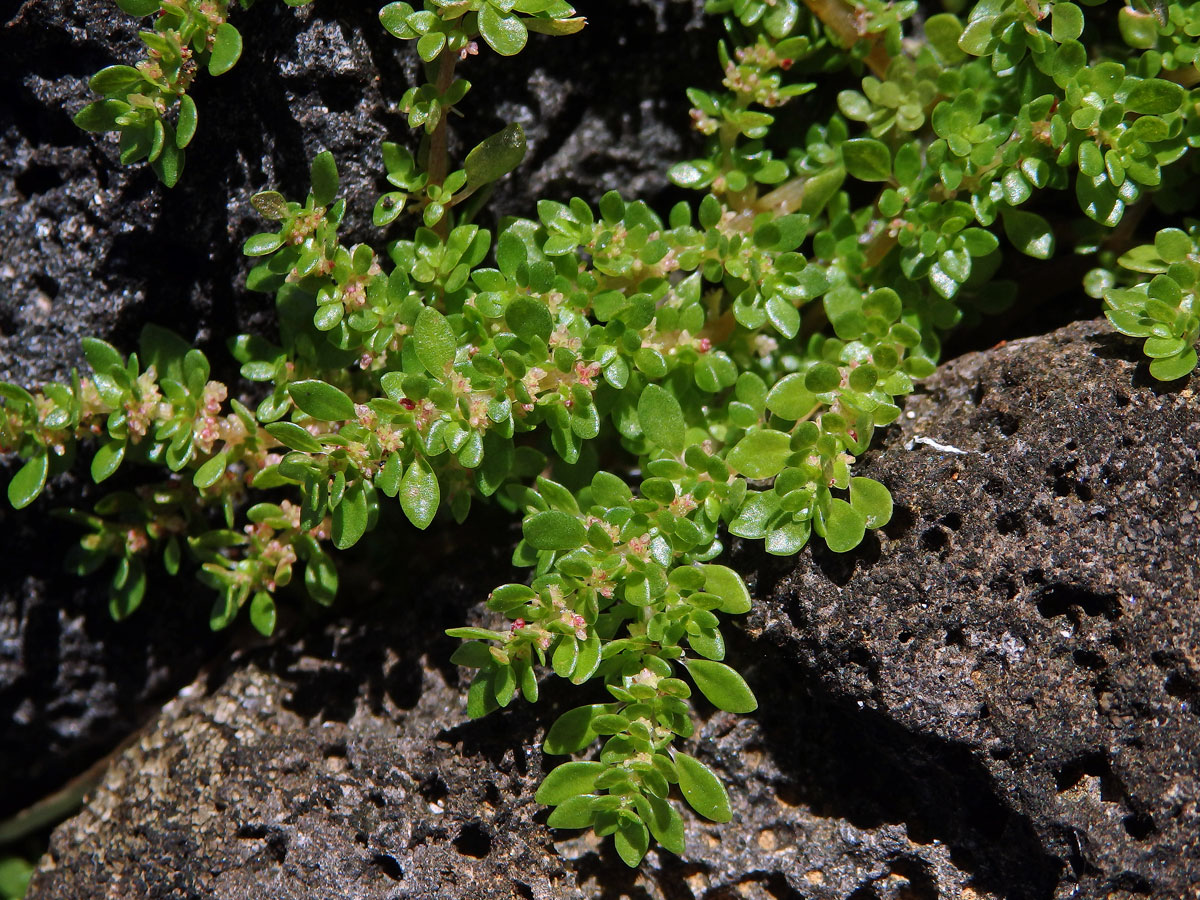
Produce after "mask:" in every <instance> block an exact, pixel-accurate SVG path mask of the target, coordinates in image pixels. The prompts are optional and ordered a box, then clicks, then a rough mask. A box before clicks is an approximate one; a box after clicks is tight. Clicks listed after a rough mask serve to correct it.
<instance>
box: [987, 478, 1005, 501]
mask: <svg viewBox="0 0 1200 900" xmlns="http://www.w3.org/2000/svg"><path fill="white" fill-rule="evenodd" d="M1006 490H1007V488H1006V487H1005V485H1004V482H1003V481H1001V480H1000V479H999V478H989V479H988V480H987V481H985V482H984V483H983V492H984V493H985V494H987V495H988V496H989V497H1000V496H1002V495H1003V494H1004V493H1005V492H1006Z"/></svg>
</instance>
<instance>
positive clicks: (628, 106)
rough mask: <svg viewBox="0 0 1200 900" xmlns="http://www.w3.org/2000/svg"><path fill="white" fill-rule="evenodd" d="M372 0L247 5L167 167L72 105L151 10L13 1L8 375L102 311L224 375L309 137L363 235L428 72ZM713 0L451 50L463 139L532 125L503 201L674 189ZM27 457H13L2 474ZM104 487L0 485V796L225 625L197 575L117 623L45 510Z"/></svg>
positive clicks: (119, 340) (37, 778) (595, 9)
mask: <svg viewBox="0 0 1200 900" xmlns="http://www.w3.org/2000/svg"><path fill="white" fill-rule="evenodd" d="M380 5H382V3H377V4H363V3H351V2H338V0H320V2H318V3H315V4H312V5H310V6H307V7H303V8H300V9H292V8H289V7H287V6H285V5H284V4H282V3H279V2H277V0H264V2H260V3H258V4H257V5H256V6H255V7H254V9H253V10H251V11H249V12H238V13H236V14H235V15H236V21H237V23H238V25H239V27H240V28H241V29H242V31H243V33H244V35H245V38H246V51H245V54H244V56H243V58H242V60H241V62H240V63H239V64H238V66H237V68H235V69H234V70H233V72H231V73H229V74H228V75H226V76H223V77H221V78H215V79H214V78H208V77H201V78H200V79H198V81H197V83H196V86H195V89H194V95H195V97H196V100H197V103H198V106H199V111H200V112H199V115H200V128H199V131H198V133H197V136H196V138H195V140H194V142H193V144H192V145H191V147H190V148H189V151H188V162H187V168H186V171H185V172H184V175H183V178H182V180H181V181H180V183H179V185H178V186H177V187H176V188H175V189H173V190H166V189H164V188H162V187H161V185H159V184H158V183H157V181H156V179H155V177H154V175H153V174H152V173H151V172H150V171H149V169H147V168H146V167H144V166H135V167H132V168H124V167H121V166H119V165H118V164H117V159H116V139H115V138H114V137H113V136H98V135H88V134H86V133H84V132H81V131H79V130H78V129H77V128H75V126H74V125H73V124H72V123H71V116H72V115H73V114H74V113H75V112H77V111H78V110H79V109H81V108H82V107H83V106H84V105H85V104H86V103H87V102H89V100H90V99H92V97H91V95H90V93H89V91H88V88H87V79H88V77H89V76H90V75H91V74H92V73H94V72H96V71H97V70H99V69H100V68H102V67H103V66H106V65H109V64H112V63H115V62H132V61H133V60H135V59H137V58H139V54H140V45H139V43H138V41H137V36H136V32H137V23H136V22H135V21H134V20H133V19H131V18H130V17H128V16H126V15H124V14H123V13H121V12H120V11H119V10H118V9H117V8H116V5H115V4H114V3H111V2H109V0H100V2H89V3H71V2H66V0H45V2H40V0H39V2H32V0H31V2H26V3H23V4H21V5H19V7H18V8H15V9H13V10H12V11H11V12H5V13H4V14H3V24H2V26H0V57H2V58H3V59H4V61H5V62H4V65H3V66H2V67H0V248H3V254H2V258H0V381H14V382H17V383H19V384H23V385H28V386H37V385H40V384H41V383H42V382H43V381H45V380H48V379H52V378H56V377H63V376H65V375H66V374H67V372H68V371H69V370H70V368H71V367H73V366H78V365H81V364H82V357H81V354H80V351H79V340H80V338H82V337H85V336H89V335H92V336H98V337H103V338H105V339H107V340H110V341H111V342H113V343H114V344H116V345H117V346H118V347H120V348H122V349H123V350H130V349H134V347H135V346H136V341H137V335H138V332H139V331H140V329H141V327H142V326H143V325H144V324H145V323H147V322H154V323H157V324H161V325H166V326H168V327H171V328H174V329H176V330H178V331H179V332H180V333H182V334H183V335H184V336H185V337H186V338H187V339H189V340H194V341H195V342H196V343H197V344H198V345H199V346H202V347H204V348H205V349H206V350H208V351H209V358H210V360H211V361H212V364H213V366H214V368H215V371H216V372H217V373H218V376H219V377H225V378H229V377H231V376H233V375H235V374H236V370H233V369H232V368H231V366H230V362H231V360H230V358H229V356H228V354H227V353H226V352H225V350H224V347H223V342H224V340H225V339H226V338H227V337H229V336H230V335H232V334H235V333H238V332H241V331H246V330H254V331H259V332H262V333H266V334H272V333H273V327H274V326H273V322H274V317H273V314H272V312H271V311H270V310H269V305H270V304H269V301H268V300H267V299H266V298H265V297H264V295H261V294H250V293H248V292H246V291H245V290H244V289H243V277H244V272H245V271H246V270H247V269H248V264H247V260H246V259H245V258H244V257H242V255H241V252H240V247H241V243H242V241H243V240H244V238H245V237H246V236H248V235H249V234H251V233H253V232H255V231H257V230H259V229H260V228H261V226H262V222H261V220H260V219H259V218H258V216H257V214H256V213H254V211H253V210H252V209H251V207H250V205H249V202H248V201H249V196H250V194H251V193H253V192H254V191H257V190H261V189H264V188H266V187H271V186H274V187H279V188H280V189H282V190H285V191H288V192H290V194H291V195H292V196H300V197H302V196H303V194H304V192H305V191H306V190H307V187H308V182H307V178H308V175H307V173H308V161H309V159H310V157H311V156H312V155H313V154H314V153H316V152H317V151H319V150H321V149H330V150H332V151H333V152H334V153H335V155H336V156H337V159H338V164H339V167H340V170H341V175H342V184H343V188H344V191H345V193H346V194H347V196H348V197H349V202H350V207H351V212H350V216H349V219H348V225H349V227H350V232H351V235H352V236H353V237H354V238H355V239H358V240H362V239H366V238H367V237H369V236H372V237H373V235H372V234H371V232H370V231H369V229H368V228H366V227H364V226H369V213H370V209H371V207H372V205H373V204H374V198H375V196H376V195H377V193H379V192H380V190H381V189H382V188H383V185H384V182H383V180H382V177H381V175H382V160H381V158H380V151H379V142H380V141H381V140H384V139H386V138H392V139H396V140H406V139H407V138H408V136H409V135H410V131H409V129H408V125H407V122H406V120H405V117H404V116H403V115H401V114H400V113H399V112H398V111H397V104H398V102H399V99H400V97H401V95H402V94H403V93H404V91H405V90H406V89H407V87H408V86H409V85H410V84H412V83H413V81H414V79H415V77H416V76H417V74H418V73H417V68H416V60H415V56H414V54H413V53H412V52H411V50H412V48H411V45H409V44H402V43H401V42H399V41H396V40H394V39H393V38H391V37H390V36H389V35H387V34H386V33H385V32H384V31H383V30H382V29H381V28H380V27H379V24H378V19H377V11H378V7H379V6H380ZM12 6H14V5H10V8H11V7H12ZM702 7H703V3H702V2H700V0H654V2H648V0H628V2H626V3H620V4H618V3H609V2H606V3H598V2H597V0H592V2H591V3H580V4H579V8H580V10H581V12H583V13H585V14H591V15H592V19H593V21H592V24H591V25H590V26H589V27H588V28H587V29H585V30H584V31H583V32H582V33H581V34H580V35H577V36H574V37H571V38H561V39H557V40H555V39H550V38H542V37H536V36H535V37H534V38H533V39H532V40H531V43H530V46H529V47H528V49H527V50H526V52H525V53H523V54H522V55H521V56H519V57H518V58H517V59H515V60H508V59H500V58H498V57H497V56H496V55H495V54H492V53H487V52H485V53H483V54H481V55H480V56H478V57H475V58H473V59H471V60H470V61H469V62H467V63H464V64H463V65H462V66H461V69H460V71H461V72H462V73H463V74H464V76H465V77H467V78H469V79H471V80H472V81H473V82H474V87H473V89H472V91H471V93H470V94H469V95H468V97H467V99H466V101H465V103H464V104H463V109H464V110H465V111H466V112H467V113H468V115H467V116H466V117H465V118H463V119H462V120H460V121H459V122H458V123H457V124H456V127H457V129H458V131H457V132H456V134H457V137H456V140H455V143H454V145H453V149H454V151H455V152H456V153H458V154H459V155H460V156H461V153H462V152H463V151H464V150H465V149H467V148H469V147H470V146H472V145H473V143H474V142H476V141H478V140H480V139H481V138H483V137H484V136H486V135H487V134H489V133H491V132H493V131H495V130H497V129H499V128H500V127H502V126H503V125H504V124H505V123H506V122H507V121H510V120H515V121H520V122H521V123H522V124H523V125H524V127H525V128H526V131H527V134H528V137H529V144H530V154H529V157H528V158H527V160H526V164H525V166H524V168H523V169H522V170H520V171H519V172H518V173H517V174H516V175H514V176H512V177H510V178H508V179H507V180H506V181H505V182H504V183H502V185H501V186H500V188H499V189H498V191H497V194H496V196H495V198H494V199H493V204H492V211H493V214H494V216H499V215H507V214H526V215H528V214H532V213H533V211H534V204H535V202H536V200H537V199H538V198H539V197H544V196H549V197H556V198H559V199H566V198H567V197H569V196H570V195H571V194H573V193H578V194H580V195H582V196H584V197H587V198H589V199H591V200H595V199H597V198H599V196H600V195H601V194H602V193H603V192H604V191H606V190H609V189H612V188H620V189H622V190H623V191H625V192H626V193H627V194H629V195H636V196H640V197H643V198H645V199H649V200H655V199H656V198H657V199H658V201H659V205H663V200H664V197H663V194H664V191H665V190H666V189H667V186H666V180H665V177H664V174H663V173H664V172H665V170H666V168H667V166H668V165H669V164H670V162H672V161H674V160H675V159H677V158H679V157H680V155H681V154H682V153H683V149H684V148H685V147H687V146H688V145H689V142H692V141H694V140H695V139H694V137H693V135H692V133H691V132H690V131H689V129H690V121H689V119H688V115H687V100H686V98H685V96H684V89H685V88H686V87H687V86H688V85H689V84H694V83H705V82H708V81H711V80H712V79H713V78H714V77H715V76H716V75H717V68H716V66H715V63H714V55H713V52H712V51H713V44H714V37H715V30H714V29H715V25H716V23H714V22H713V21H711V17H708V18H707V19H706V18H704V17H703V16H702ZM681 34H686V35H687V40H680V35H681ZM13 471H15V470H14V468H12V467H11V466H5V465H4V464H3V463H0V484H7V482H8V479H9V477H10V476H11V474H12V472H13ZM84 478H85V479H86V476H84ZM106 487H107V486H106ZM102 493H103V492H93V493H92V494H89V493H88V492H87V491H86V490H85V489H84V488H83V487H82V486H80V485H77V484H76V483H74V482H71V481H70V480H69V479H68V480H66V481H64V482H61V483H59V484H58V485H56V486H55V487H54V488H52V489H51V490H49V491H47V494H46V495H45V496H43V497H42V498H41V500H39V502H38V504H37V506H36V507H34V508H31V509H29V510H24V511H22V512H20V513H14V512H13V511H12V510H11V509H10V508H9V507H8V505H7V502H6V501H2V500H0V528H3V530H4V533H5V535H6V541H5V545H4V548H3V550H0V722H3V723H4V728H2V729H0V773H2V774H0V818H3V817H4V816H6V815H8V814H11V813H12V812H14V811H16V810H18V809H20V808H22V807H23V806H24V805H25V804H27V803H30V802H32V801H34V800H36V799H37V798H38V797H40V796H42V795H44V794H47V793H49V792H50V791H52V790H54V789H56V788H57V787H59V785H60V784H61V783H62V782H63V781H64V780H65V779H66V778H67V777H69V776H71V775H73V774H75V773H76V772H78V771H81V770H82V769H83V768H86V766H87V764H88V763H89V762H90V761H91V760H93V759H95V758H96V757H97V756H99V755H100V754H102V753H103V752H105V751H107V750H108V749H109V748H111V747H112V746H113V745H114V744H116V743H117V742H118V741H119V740H120V739H121V737H123V736H124V735H125V734H126V733H128V731H129V730H130V729H131V728H132V727H133V726H134V725H135V724H136V723H137V722H138V721H140V719H141V717H143V716H144V715H145V714H146V713H147V711H149V712H151V713H152V712H153V709H154V706H155V702H161V701H162V700H163V699H165V696H164V694H165V695H166V696H169V695H170V693H171V692H172V691H174V690H175V689H177V688H178V687H179V686H180V685H181V684H184V683H187V681H189V680H191V678H192V677H194V675H195V672H196V671H197V668H198V667H199V665H200V663H201V662H203V660H204V659H205V658H206V657H207V656H208V655H211V653H212V652H213V651H214V649H215V648H216V647H219V646H222V645H223V644H224V643H225V641H224V639H222V638H218V639H214V638H213V637H212V636H210V635H208V633H207V608H208V603H209V602H210V601H209V599H208V597H207V595H206V592H205V591H204V590H202V589H201V590H191V588H190V587H187V586H185V587H184V588H183V590H184V591H185V592H187V593H185V594H184V595H181V596H179V597H178V603H177V604H172V605H170V606H168V605H167V604H156V603H155V601H154V600H153V598H152V599H151V600H149V601H148V603H147V607H148V608H147V609H145V610H143V611H141V612H140V613H139V614H138V615H137V616H136V617H134V619H133V621H131V622H129V623H125V624H122V625H119V626H115V625H114V624H113V623H112V622H111V621H110V619H109V615H108V610H107V600H106V597H105V588H104V581H103V579H102V578H101V579H100V580H92V581H81V580H79V579H75V578H72V577H70V576H66V575H63V574H62V573H61V562H60V560H61V555H62V554H63V553H64V552H65V550H66V548H67V547H69V546H70V544H71V543H72V542H73V541H74V540H75V539H77V532H76V531H75V530H74V529H73V528H72V527H67V526H63V525H61V524H59V523H56V522H54V521H52V520H50V519H48V517H47V516H46V515H45V513H46V510H48V509H50V508H52V507H54V506H73V505H80V506H87V505H89V504H90V503H92V502H94V501H95V499H96V497H97V496H99V495H101V494H102ZM164 580H165V579H164ZM160 587H161V585H160ZM167 589H168V590H170V589H172V588H171V587H170V586H169V583H168V588H167ZM175 589H178V588H175ZM197 636H198V638H197ZM181 648H183V649H181ZM31 748H37V749H36V751H33V750H31Z"/></svg>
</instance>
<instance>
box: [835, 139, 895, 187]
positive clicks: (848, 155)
mask: <svg viewBox="0 0 1200 900" xmlns="http://www.w3.org/2000/svg"><path fill="white" fill-rule="evenodd" d="M842 163H843V164H844V165H845V167H846V171H847V172H848V173H849V174H850V175H853V176H854V177H855V178H857V179H859V180H861V181H887V180H888V179H889V178H891V177H892V153H891V151H890V150H888V148H887V145H886V144H884V143H883V142H882V141H877V140H874V139H872V138H853V139H852V140H849V141H846V143H844V144H842Z"/></svg>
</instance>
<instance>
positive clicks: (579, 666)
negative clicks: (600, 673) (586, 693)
mask: <svg viewBox="0 0 1200 900" xmlns="http://www.w3.org/2000/svg"><path fill="white" fill-rule="evenodd" d="M602 651H603V648H602V647H601V646H600V637H599V636H598V635H597V634H596V632H595V631H589V632H588V636H587V639H586V640H584V641H583V643H581V644H580V645H579V656H578V657H577V658H576V660H575V671H574V672H572V673H571V684H583V683H584V682H585V681H587V680H588V679H589V678H591V677H592V676H593V675H595V674H596V670H597V669H598V668H600V659H601V655H602Z"/></svg>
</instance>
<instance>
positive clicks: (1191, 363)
mask: <svg viewBox="0 0 1200 900" xmlns="http://www.w3.org/2000/svg"><path fill="white" fill-rule="evenodd" d="M1195 368H1196V351H1195V349H1193V348H1191V347H1189V348H1188V349H1187V350H1185V351H1184V352H1183V353H1180V354H1179V355H1177V356H1168V357H1164V358H1163V359H1156V360H1154V361H1152V362H1151V363H1150V374H1151V375H1153V376H1154V377H1155V378H1157V379H1158V380H1159V381H1174V380H1175V379H1177V378H1183V377H1184V376H1185V375H1189V374H1191V372H1192V371H1193V370H1194V369H1195Z"/></svg>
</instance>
